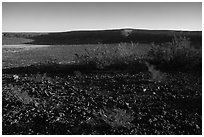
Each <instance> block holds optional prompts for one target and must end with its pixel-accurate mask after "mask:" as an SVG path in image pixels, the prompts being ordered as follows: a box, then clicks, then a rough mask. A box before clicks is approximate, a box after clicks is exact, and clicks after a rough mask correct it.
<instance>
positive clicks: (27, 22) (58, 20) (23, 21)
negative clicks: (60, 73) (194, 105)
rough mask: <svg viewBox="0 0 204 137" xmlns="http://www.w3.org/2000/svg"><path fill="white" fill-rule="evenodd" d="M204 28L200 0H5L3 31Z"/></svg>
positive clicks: (194, 29)
mask: <svg viewBox="0 0 204 137" xmlns="http://www.w3.org/2000/svg"><path fill="white" fill-rule="evenodd" d="M121 28H134V29H151V30H190V31H201V30H202V3H201V2H195V3H193V2H184V3H178V2H163V3H161V2H160V3H159V2H152V3H151V2H145V3H140V2H133V3H129V2H127V3H125V2H117V3H109V2H106V3H105V2H102V3H98V2H96V3H90V2H85V3H81V2H80V3H71V2H3V3H2V31H3V32H52V31H73V30H103V29H121Z"/></svg>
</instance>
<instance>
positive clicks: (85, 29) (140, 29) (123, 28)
mask: <svg viewBox="0 0 204 137" xmlns="http://www.w3.org/2000/svg"><path fill="white" fill-rule="evenodd" d="M123 29H133V30H158V31H202V30H188V29H148V28H136V29H135V28H131V27H127V28H108V29H75V30H61V31H2V33H9V32H10V33H11V32H12V33H20V32H21V33H23V32H25V33H26V32H30V33H32V32H33V33H52V32H53V33H55V32H72V31H103V30H123Z"/></svg>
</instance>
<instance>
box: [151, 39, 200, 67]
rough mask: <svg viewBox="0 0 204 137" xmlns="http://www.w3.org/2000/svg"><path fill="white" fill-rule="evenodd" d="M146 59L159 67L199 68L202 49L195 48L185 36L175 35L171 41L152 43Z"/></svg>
mask: <svg viewBox="0 0 204 137" xmlns="http://www.w3.org/2000/svg"><path fill="white" fill-rule="evenodd" d="M148 61H149V62H151V63H152V64H154V65H156V66H157V67H158V68H160V69H164V70H168V69H171V70H172V69H180V70H182V69H183V70H195V69H201V66H202V51H201V49H195V48H194V47H193V46H192V45H191V43H190V40H189V39H188V38H186V37H185V36H175V37H174V39H173V40H172V42H169V43H165V44H162V45H154V44H153V45H152V47H151V49H150V51H149V53H148Z"/></svg>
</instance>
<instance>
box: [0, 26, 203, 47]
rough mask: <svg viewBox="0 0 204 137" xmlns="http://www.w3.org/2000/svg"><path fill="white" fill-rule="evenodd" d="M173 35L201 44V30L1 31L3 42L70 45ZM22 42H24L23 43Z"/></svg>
mask: <svg viewBox="0 0 204 137" xmlns="http://www.w3.org/2000/svg"><path fill="white" fill-rule="evenodd" d="M174 35H184V36H186V37H188V38H190V40H191V42H192V43H193V44H202V31H179V30H146V29H133V28H123V29H109V30H81V31H65V32H14V33H12V32H3V40H2V41H3V44H6V39H8V38H21V39H30V40H32V41H29V42H25V43H27V44H40V45H70V44H98V43H103V44H111V43H120V42H139V43H151V42H154V43H164V42H168V41H171V40H172V38H173V36H174ZM25 43H24V44H25Z"/></svg>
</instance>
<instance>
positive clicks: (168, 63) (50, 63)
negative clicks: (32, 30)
mask: <svg viewBox="0 0 204 137" xmlns="http://www.w3.org/2000/svg"><path fill="white" fill-rule="evenodd" d="M131 35H132V33H131V34H130V35H128V37H129V36H131ZM145 46H146V47H145ZM147 47H148V48H147ZM149 49H151V50H150V51H149ZM11 50H13V49H11ZM148 51H149V52H148ZM74 54H75V55H74ZM201 54H202V53H201V50H200V51H199V50H198V49H194V48H193V47H192V46H191V45H190V40H189V39H187V38H186V37H175V38H174V39H173V41H171V42H169V43H164V44H159V45H158V44H156V45H155V44H154V45H152V47H151V48H150V46H149V45H148V44H142V43H119V44H98V45H80V46H79V45H78V46H74V45H72V46H70V45H69V46H67V45H66V46H65V45H58V46H53V47H49V48H47V49H43V50H39V49H38V50H30V51H20V50H19V52H9V51H5V49H3V76H2V81H3V82H2V134H5V135H6V134H18V135H22V134H31V135H36V134H37V135H38V134H43V135H44V134H46V135H49V134H52V135H59V134H62V135H65V134H67V135H69V134H72V135H73V134H77V135H82V134H89V135H90V134H91V135H97V134H109V135H112V134H119V135H121V134H122V135H137V134H142V135H146V134H154V135H161V134H163V135H164V134H171V135H172V134H180V135H181V134H191V135H192V134H202V88H201V87H202V77H201V75H200V71H197V72H196V71H190V72H188V73H186V72H184V71H183V70H192V69H193V68H194V69H195V70H196V69H197V68H201V66H200V65H201V60H202V58H201ZM166 68H171V69H173V72H171V71H167V70H168V69H166ZM176 68H177V69H176ZM117 70H120V71H117Z"/></svg>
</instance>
